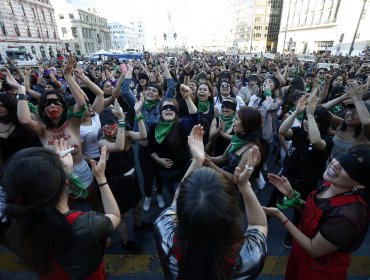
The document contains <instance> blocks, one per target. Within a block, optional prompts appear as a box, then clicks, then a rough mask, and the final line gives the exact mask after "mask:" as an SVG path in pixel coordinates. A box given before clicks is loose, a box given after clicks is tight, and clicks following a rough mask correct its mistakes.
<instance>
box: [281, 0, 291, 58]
mask: <svg viewBox="0 0 370 280" xmlns="http://www.w3.org/2000/svg"><path fill="white" fill-rule="evenodd" d="M291 2H292V0H289V6H288V7H289V8H288V15H287V17H286V25H285V34H284V43H283V52H284V48H285V42H286V35H287V33H288V23H289V16H290V4H291Z"/></svg>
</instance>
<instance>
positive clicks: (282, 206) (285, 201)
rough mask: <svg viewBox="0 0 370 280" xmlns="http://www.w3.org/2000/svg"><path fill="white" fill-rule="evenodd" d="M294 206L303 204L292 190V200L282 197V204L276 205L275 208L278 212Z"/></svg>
mask: <svg viewBox="0 0 370 280" xmlns="http://www.w3.org/2000/svg"><path fill="white" fill-rule="evenodd" d="M296 205H299V206H303V205H304V203H303V202H302V201H301V194H300V193H299V192H297V191H296V190H294V197H293V198H292V199H289V198H287V197H286V196H284V199H283V202H282V204H280V203H276V207H277V208H279V209H280V210H285V209H288V208H290V207H294V206H296Z"/></svg>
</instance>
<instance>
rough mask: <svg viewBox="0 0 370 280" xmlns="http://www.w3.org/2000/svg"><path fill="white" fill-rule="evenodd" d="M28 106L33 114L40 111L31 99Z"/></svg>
mask: <svg viewBox="0 0 370 280" xmlns="http://www.w3.org/2000/svg"><path fill="white" fill-rule="evenodd" d="M28 108H29V109H30V112H31V113H33V114H38V113H39V111H38V109H37V107H36V106H35V105H33V104H32V103H31V102H29V101H28Z"/></svg>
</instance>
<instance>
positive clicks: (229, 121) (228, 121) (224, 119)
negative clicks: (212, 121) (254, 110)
mask: <svg viewBox="0 0 370 280" xmlns="http://www.w3.org/2000/svg"><path fill="white" fill-rule="evenodd" d="M235 116H236V113H235V112H234V114H232V116H230V117H225V116H223V115H221V116H220V120H221V121H222V122H223V123H224V124H225V126H224V131H225V132H226V131H228V130H229V129H230V127H231V126H232V125H233V123H234V120H235Z"/></svg>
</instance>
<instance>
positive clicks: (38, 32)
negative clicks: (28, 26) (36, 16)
mask: <svg viewBox="0 0 370 280" xmlns="http://www.w3.org/2000/svg"><path fill="white" fill-rule="evenodd" d="M36 32H37V37H39V38H41V34H40V30H39V28H38V27H36Z"/></svg>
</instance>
